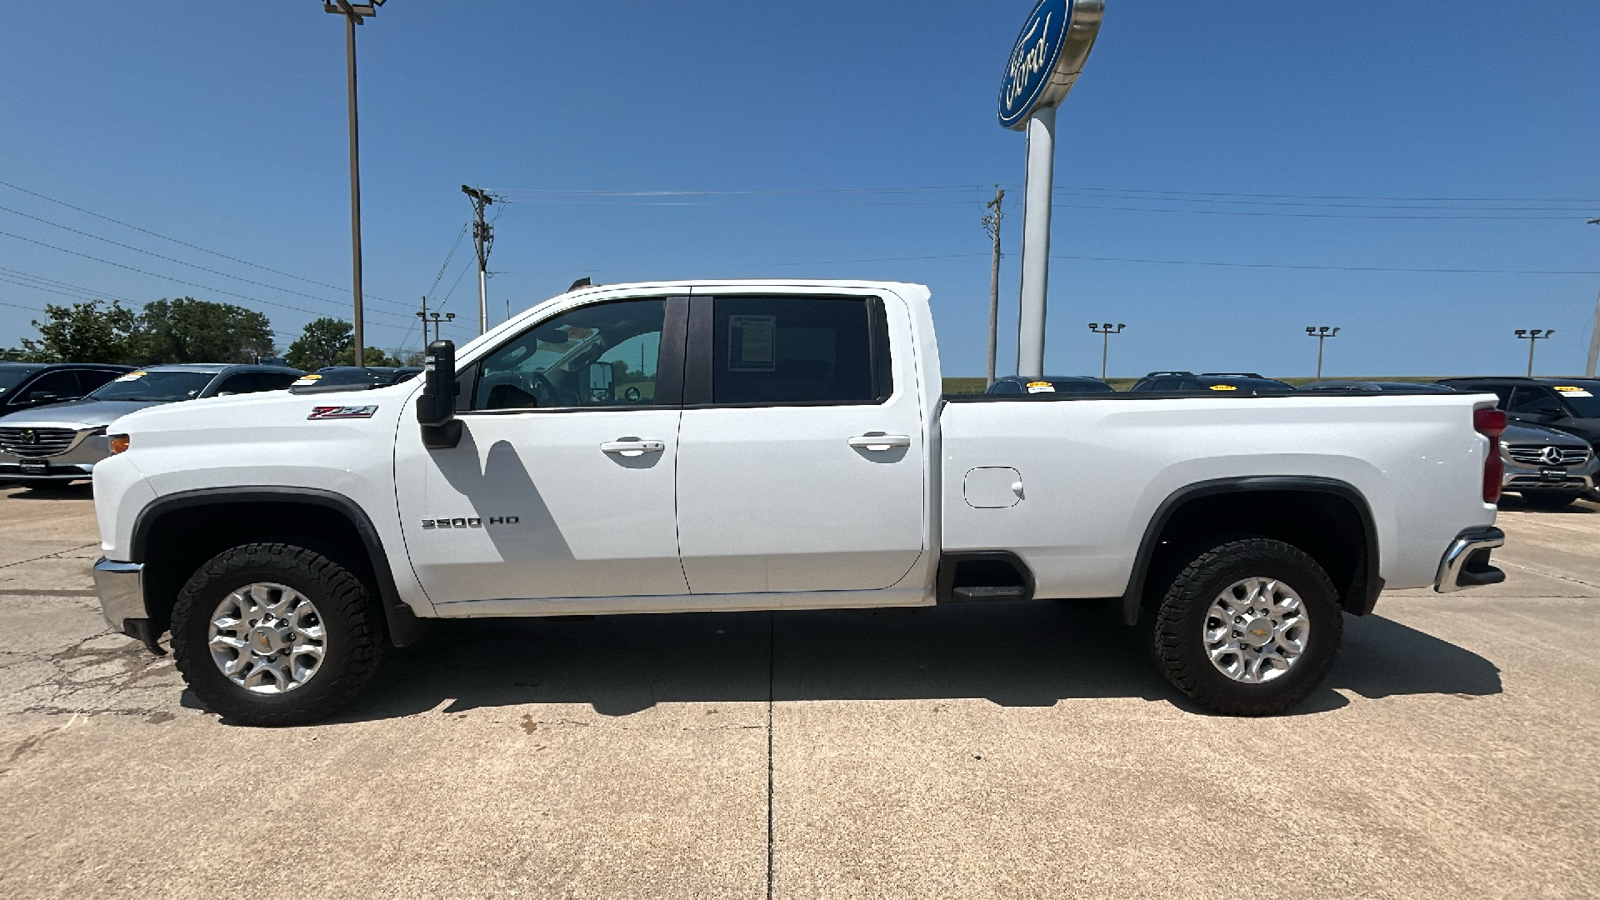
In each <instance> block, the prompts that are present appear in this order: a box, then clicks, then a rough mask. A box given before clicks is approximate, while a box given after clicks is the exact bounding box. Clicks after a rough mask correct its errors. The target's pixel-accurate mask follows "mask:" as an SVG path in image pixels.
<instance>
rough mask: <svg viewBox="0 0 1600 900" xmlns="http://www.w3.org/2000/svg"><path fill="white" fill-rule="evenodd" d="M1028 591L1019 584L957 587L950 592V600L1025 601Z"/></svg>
mask: <svg viewBox="0 0 1600 900" xmlns="http://www.w3.org/2000/svg"><path fill="white" fill-rule="evenodd" d="M1027 597H1028V589H1027V588H1025V587H1023V586H1022V585H1020V584H1006V585H988V586H980V587H958V588H952V589H951V590H950V599H952V600H1025V599H1027Z"/></svg>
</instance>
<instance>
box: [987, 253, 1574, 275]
mask: <svg viewBox="0 0 1600 900" xmlns="http://www.w3.org/2000/svg"><path fill="white" fill-rule="evenodd" d="M969 255H974V256H976V255H981V254H969ZM1050 258H1051V259H1071V260H1081V261H1087V262H1125V263H1146V264H1150V265H1163V266H1222V267H1226V268H1239V269H1300V270H1308V271H1318V272H1417V273H1422V274H1429V275H1600V270H1589V269H1450V268H1437V269H1429V268H1410V267H1405V266H1319V265H1298V264H1294V263H1251V262H1222V261H1219V260H1202V259H1146V258H1139V257H1129V256H1073V255H1067V254H1052V255H1051V256H1050Z"/></svg>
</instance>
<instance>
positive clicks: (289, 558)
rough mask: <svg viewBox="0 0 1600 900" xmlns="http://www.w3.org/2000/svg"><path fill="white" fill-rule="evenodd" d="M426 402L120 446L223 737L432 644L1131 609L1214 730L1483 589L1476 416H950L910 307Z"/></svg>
mask: <svg viewBox="0 0 1600 900" xmlns="http://www.w3.org/2000/svg"><path fill="white" fill-rule="evenodd" d="M429 349H430V354H431V355H430V358H429V365H428V369H427V371H426V372H425V373H424V375H423V376H422V377H421V378H418V379H416V380H414V381H411V382H404V383H401V384H397V385H393V386H388V387H379V388H375V389H371V390H359V389H352V390H351V391H350V392H347V393H339V392H332V393H330V392H326V391H322V392H312V393H296V389H291V390H290V391H289V392H287V393H284V392H279V393H274V394H256V395H251V396H242V397H228V398H221V399H215V400H202V401H196V402H193V403H182V404H173V405H171V406H167V407H157V408H154V409H149V410H145V411H141V412H137V413H134V414H132V415H129V416H127V417H125V418H123V419H121V420H119V421H118V422H117V423H116V424H115V425H114V426H113V427H112V431H113V432H115V433H114V434H113V435H111V444H112V446H113V448H114V449H116V450H117V451H118V452H117V453H116V455H114V456H112V457H111V458H110V459H108V460H106V461H105V462H103V463H101V464H100V465H98V466H97V467H96V468H95V472H94V487H95V501H96V508H97V512H98V515H99V523H100V531H101V537H102V542H103V543H102V547H103V552H104V558H103V559H102V560H100V561H99V562H98V563H97V564H96V566H95V576H96V582H97V587H98V590H99V594H100V599H101V604H102V606H103V609H104V612H105V617H106V620H107V622H109V623H110V625H111V627H112V628H113V629H115V630H117V631H119V632H123V633H125V634H128V635H129V636H132V637H135V638H138V639H139V640H141V641H143V642H144V643H145V644H146V645H147V646H149V647H150V648H151V649H152V650H154V651H156V652H161V649H160V644H159V643H158V641H159V639H160V637H161V635H162V634H163V633H164V632H166V631H168V630H169V629H170V631H171V633H172V640H171V645H172V648H173V651H174V654H175V656H176V659H177V664H178V667H179V669H180V670H181V671H182V673H183V676H184V678H185V679H186V680H187V682H188V684H189V685H190V687H191V688H192V689H193V690H194V692H195V694H196V695H197V696H198V697H199V698H200V699H201V700H202V701H203V702H204V703H206V704H207V705H208V706H209V707H210V708H211V709H213V710H215V711H216V712H218V713H220V714H222V715H223V716H224V717H225V718H226V719H228V720H231V721H236V722H241V723H251V724H288V723H297V722H305V721H310V720H312V719H315V718H317V717H319V716H323V715H326V714H328V713H330V712H332V711H334V710H335V709H337V708H338V707H339V706H340V705H341V704H343V703H345V702H346V701H347V700H349V699H350V698H351V697H352V696H353V695H354V694H356V692H357V691H359V690H360V689H361V688H362V687H363V686H364V685H365V684H366V682H367V681H368V679H369V678H370V677H371V676H372V674H373V672H374V670H375V669H376V667H377V666H378V664H379V661H380V660H381V658H382V656H383V654H384V650H385V649H386V647H388V646H403V645H405V644H408V643H411V642H413V641H415V640H417V639H418V637H419V636H420V634H421V632H422V630H423V628H422V626H423V625H424V622H423V620H427V619H435V618H461V617H469V616H559V615H573V614H584V615H595V614H619V613H668V612H698V611H713V610H716V611H726V610H788V609H824V608H840V607H858V608H860V607H896V606H899V607H913V606H930V605H934V604H943V603H953V602H961V601H979V602H982V601H1008V600H1027V599H1050V600H1057V599H1068V598H1120V603H1121V605H1122V609H1123V611H1124V613H1125V618H1126V621H1127V623H1128V624H1129V625H1139V624H1141V623H1142V624H1143V625H1144V627H1145V628H1147V629H1148V633H1149V643H1150V646H1151V649H1152V652H1153V655H1154V657H1155V661H1156V664H1157V665H1158V666H1159V667H1160V668H1161V670H1162V671H1163V672H1164V673H1165V675H1166V676H1167V678H1168V679H1169V680H1170V681H1171V682H1172V683H1173V684H1174V685H1175V686H1176V687H1177V688H1178V689H1179V690H1181V691H1182V692H1184V693H1185V694H1187V695H1189V696H1190V697H1192V698H1193V699H1194V700H1196V701H1197V702H1198V703H1200V704H1202V705H1203V706H1205V707H1207V708H1210V709H1212V710H1216V711H1220V712H1224V713H1230V714H1240V715H1262V714H1270V713H1274V712H1278V711H1281V710H1284V709H1286V708H1288V707H1290V706H1291V705H1293V704H1294V703H1296V702H1298V701H1300V700H1301V699H1303V698H1304V697H1305V696H1306V695H1307V694H1309V693H1310V692H1311V691H1312V690H1313V689H1314V688H1315V687H1316V686H1317V684H1318V683H1319V682H1320V681H1321V680H1322V678H1323V676H1324V675H1325V674H1326V673H1327V671H1328V669H1329V667H1330V666H1331V665H1332V664H1333V661H1334V656H1335V654H1336V653H1337V651H1338V648H1339V643H1340V637H1341V632H1342V616H1343V614H1345V613H1349V614H1353V615H1364V614H1366V613H1368V612H1370V611H1371V610H1372V608H1373V604H1374V603H1375V601H1376V600H1377V598H1378V593H1379V591H1381V590H1382V589H1383V588H1384V587H1386V586H1388V587H1396V588H1414V587H1426V586H1432V587H1434V588H1435V589H1436V590H1438V591H1441V592H1448V591H1453V590H1456V589H1458V588H1461V587H1468V586H1472V585H1478V584H1488V583H1493V582H1496V581H1499V580H1501V579H1503V577H1504V575H1503V574H1502V573H1501V572H1500V571H1499V570H1498V569H1496V568H1495V567H1493V566H1492V565H1491V564H1490V560H1489V555H1490V551H1491V550H1492V548H1495V547H1498V546H1500V545H1501V543H1502V542H1503V540H1504V537H1503V535H1502V534H1501V532H1500V531H1499V530H1497V529H1495V528H1494V527H1493V524H1494V521H1495V500H1496V498H1497V496H1498V492H1499V487H1500V473H1499V470H1498V467H1499V465H1500V458H1499V454H1498V453H1497V452H1495V447H1494V441H1495V438H1496V436H1497V434H1498V431H1499V429H1500V428H1502V427H1504V415H1503V414H1502V413H1500V412H1498V411H1495V410H1494V409H1492V407H1493V405H1494V397H1492V396H1490V395H1482V396H1476V395H1462V394H1456V395H1451V394H1433V393H1430V394H1415V395H1407V394H1403V393H1399V394H1396V393H1386V394H1383V395H1381V396H1373V395H1370V394H1364V395H1358V396H1338V395H1332V394H1328V393H1318V394H1288V395H1283V394H1279V395H1271V396H1241V395H1240V394H1241V393H1242V392H1236V393H1226V392H1219V393H1217V394H1216V395H1214V396H1204V397H1195V396H1192V395H1188V396H1175V395H1171V394H1163V393H1160V392H1149V393H1132V394H1129V393H1117V394H1064V393H1063V394H1059V395H1052V394H1049V393H1041V394H1033V395H1023V396H1017V397H1007V396H975V397H941V390H940V385H941V382H940V373H939V355H938V352H937V350H936V347H935V342H934V330H933V320H932V316H931V314H930V311H929V306H928V290H927V289H926V288H924V287H922V286H919V285H911V284H894V283H879V282H852V281H826V282H824V281H810V282H798V281H737V282H735V281H714V282H713V281H707V282H681V283H655V284H633V285H613V286H603V287H591V288H584V289H581V290H576V291H573V292H570V293H567V294H564V295H562V296H559V297H556V298H554V299H552V300H550V301H548V302H546V303H543V304H540V305H538V306H536V307H534V308H533V309H530V310H528V311H527V312H525V313H523V314H522V315H519V316H517V317H516V318H514V319H512V320H510V321H508V322H506V323H505V324H503V325H501V326H500V327H498V328H496V329H494V330H493V331H491V332H489V333H488V334H486V335H484V336H482V337H480V338H478V339H477V340H474V341H472V342H471V343H469V344H467V345H466V346H465V347H463V348H462V349H461V351H460V353H459V356H458V355H457V354H456V352H455V349H454V348H453V347H452V346H451V345H450V344H449V343H448V342H436V343H435V344H433V345H432V346H431V347H430V348H429Z"/></svg>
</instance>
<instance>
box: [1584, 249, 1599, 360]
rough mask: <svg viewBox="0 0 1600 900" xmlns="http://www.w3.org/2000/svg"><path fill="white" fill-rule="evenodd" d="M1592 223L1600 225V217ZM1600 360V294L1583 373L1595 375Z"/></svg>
mask: <svg viewBox="0 0 1600 900" xmlns="http://www.w3.org/2000/svg"><path fill="white" fill-rule="evenodd" d="M1589 224H1590V225H1600V219H1590V220H1589ZM1597 360H1600V294H1595V297H1594V327H1593V328H1592V329H1590V331H1589V367H1588V368H1587V369H1585V370H1584V372H1583V374H1584V375H1585V376H1587V377H1589V378H1593V377H1594V364H1595V362H1596V361H1597Z"/></svg>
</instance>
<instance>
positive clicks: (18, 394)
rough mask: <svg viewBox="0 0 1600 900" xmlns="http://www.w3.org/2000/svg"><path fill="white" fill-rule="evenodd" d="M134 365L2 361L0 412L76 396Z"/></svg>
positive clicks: (57, 401)
mask: <svg viewBox="0 0 1600 900" xmlns="http://www.w3.org/2000/svg"><path fill="white" fill-rule="evenodd" d="M131 371H133V367H132V366H113V365H106V364H101V363H19V362H0V416H8V415H10V414H11V413H14V412H21V411H22V410H25V409H33V408H34V407H36V406H45V405H47V404H50V403H62V402H64V401H67V400H76V399H78V398H79V397H82V396H83V395H84V394H87V393H89V392H90V391H92V390H94V389H95V388H97V387H99V386H101V385H102V384H105V383H106V382H108V381H110V380H111V379H113V378H116V377H117V376H119V375H125V374H127V373H128V372H131Z"/></svg>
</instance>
